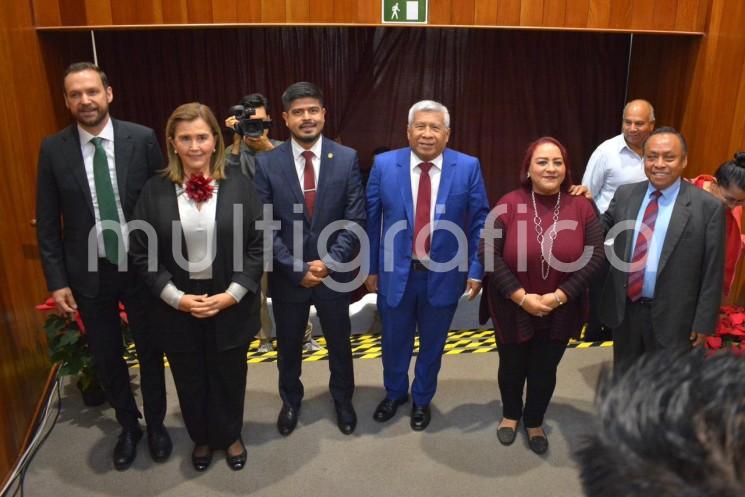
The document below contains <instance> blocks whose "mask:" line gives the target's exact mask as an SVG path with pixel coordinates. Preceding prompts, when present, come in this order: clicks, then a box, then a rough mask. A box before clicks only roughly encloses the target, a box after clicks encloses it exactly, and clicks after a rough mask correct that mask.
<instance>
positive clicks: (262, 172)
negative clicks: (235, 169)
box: [254, 137, 365, 302]
mask: <svg viewBox="0 0 745 497" xmlns="http://www.w3.org/2000/svg"><path fill="white" fill-rule="evenodd" d="M254 184H255V186H256V190H257V191H258V192H259V196H260V197H261V199H262V201H263V202H264V204H271V205H272V206H273V211H274V212H273V218H274V219H275V220H278V221H279V222H280V223H281V225H280V226H281V227H280V229H279V230H278V231H275V232H274V243H273V249H274V268H273V271H271V272H270V273H269V287H270V292H271V296H272V299H274V300H277V301H285V302H305V301H307V300H308V299H310V297H311V295H312V296H313V297H315V298H320V299H326V300H327V299H334V298H338V297H339V296H340V294H339V293H338V292H336V291H333V290H331V289H330V288H328V287H327V286H326V285H324V284H321V285H318V286H316V287H314V288H312V289H309V288H305V287H302V286H300V282H301V281H302V279H303V276H304V275H305V273H306V272H307V271H308V264H306V262H308V261H312V260H316V259H322V260H323V261H324V262H325V263H326V265H327V266H328V267H329V269H330V270H331V271H333V274H331V275H330V277H331V278H333V279H334V280H336V281H339V282H346V281H350V280H351V279H352V277H353V272H343V271H337V270H336V265H335V261H338V262H349V261H350V260H352V259H353V258H354V257H355V255H357V252H358V250H359V239H358V237H357V236H356V235H355V234H354V233H353V232H352V231H350V230H348V229H341V230H338V229H337V230H336V231H335V232H334V233H333V234H332V235H331V237H330V238H329V239H328V242H327V243H326V249H327V252H328V254H327V255H326V256H325V257H320V256H319V251H318V237H319V234H320V233H321V231H322V230H323V229H324V228H325V227H326V226H328V225H329V224H330V223H332V222H334V221H343V222H345V223H346V224H347V225H348V223H356V224H358V225H359V226H360V228H361V229H363V230H364V227H365V203H364V202H365V198H364V193H363V190H362V183H361V181H360V171H359V166H358V161H357V152H356V151H354V150H353V149H351V148H349V147H344V146H342V145H339V144H338V143H336V142H334V141H332V140H330V139H328V138H326V137H324V138H323V141H322V145H321V167H320V170H319V173H318V183H317V185H316V188H317V191H316V202H315V206H314V212H313V219H312V220H311V219H309V218H308V213H307V211H306V207H305V200H304V197H303V192H302V190H301V188H300V181H298V176H297V172H296V169H295V161H294V159H293V157H292V146H291V142H290V140H288V141H286V142H284V143H282V144H281V145H279V146H278V147H277V148H275V149H273V150H271V151H269V152H266V153H263V154H258V155H257V156H256V176H255V178H254ZM294 206H299V208H298V209H295V208H294ZM296 211H297V212H296ZM294 223H298V224H299V226H302V229H301V230H300V232H301V233H302V240H297V241H296V240H295V237H294V234H293V231H294V230H293V225H294ZM296 244H298V245H300V246H302V253H300V252H298V251H296V250H295V246H296ZM296 261H297V263H296Z"/></svg>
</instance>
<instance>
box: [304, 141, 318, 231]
mask: <svg viewBox="0 0 745 497" xmlns="http://www.w3.org/2000/svg"><path fill="white" fill-rule="evenodd" d="M303 157H305V169H304V171H303V196H304V197H305V207H306V208H307V209H308V217H309V218H312V217H313V207H315V205H316V172H315V171H314V170H313V152H311V151H310V150H306V151H305V152H303Z"/></svg>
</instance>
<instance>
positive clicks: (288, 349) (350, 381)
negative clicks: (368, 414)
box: [272, 297, 354, 408]
mask: <svg viewBox="0 0 745 497" xmlns="http://www.w3.org/2000/svg"><path fill="white" fill-rule="evenodd" d="M311 303H312V304H313V305H315V306H316V311H317V312H318V318H319V319H320V320H321V327H322V328H323V335H324V337H326V347H327V349H328V353H329V370H330V372H331V377H330V379H329V390H330V391H331V396H332V397H333V399H334V400H335V401H336V402H349V401H351V400H352V394H353V393H354V368H353V365H352V345H351V344H350V342H349V336H350V333H351V328H352V325H351V322H350V320H349V298H348V297H344V298H341V299H334V300H318V301H313V302H311V301H308V302H299V303H298V302H279V301H276V300H274V301H273V302H272V312H273V313H274V321H275V322H276V324H277V330H276V332H277V368H278V369H279V395H280V397H282V402H284V403H285V404H289V405H291V406H293V407H295V408H298V407H300V402H301V401H302V400H303V395H304V392H305V391H304V389H303V383H302V382H301V381H300V375H301V373H302V358H303V336H304V334H305V326H306V324H307V322H308V314H309V313H310V306H311Z"/></svg>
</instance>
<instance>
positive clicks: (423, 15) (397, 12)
mask: <svg viewBox="0 0 745 497" xmlns="http://www.w3.org/2000/svg"><path fill="white" fill-rule="evenodd" d="M427 2H428V0H383V2H382V3H383V22H384V23H386V24H412V23H413V24H427Z"/></svg>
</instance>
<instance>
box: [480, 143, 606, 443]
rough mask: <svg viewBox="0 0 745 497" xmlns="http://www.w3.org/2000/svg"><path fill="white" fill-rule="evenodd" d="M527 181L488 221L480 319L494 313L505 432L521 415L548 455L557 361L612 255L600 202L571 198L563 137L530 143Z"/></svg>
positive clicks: (508, 434)
mask: <svg viewBox="0 0 745 497" xmlns="http://www.w3.org/2000/svg"><path fill="white" fill-rule="evenodd" d="M520 183H521V187H520V188H518V189H517V190H514V191H512V192H510V193H508V194H506V195H505V196H504V197H502V198H501V199H500V200H499V202H497V205H496V206H495V208H494V209H495V210H493V211H492V212H493V213H498V216H497V217H496V219H495V221H494V224H493V225H490V224H489V223H490V221H489V219H490V218H489V217H488V218H487V225H486V226H485V227H484V232H483V233H484V235H483V237H482V243H481V247H480V256H481V258H482V262H483V263H484V267H485V269H486V273H485V275H484V283H483V294H482V297H481V306H480V312H479V318H480V321H481V322H482V323H484V322H486V321H487V319H488V318H489V317H491V319H492V322H493V323H494V333H495V337H496V341H497V352H498V353H499V371H498V381H499V390H500V393H501V396H502V404H503V411H502V414H503V418H502V421H501V422H500V423H499V427H498V429H497V438H498V439H499V442H500V443H502V444H503V445H510V444H511V443H512V442H514V440H515V436H516V430H517V426H518V424H519V422H520V419H522V422H523V426H524V428H525V430H526V432H527V434H528V445H529V447H530V449H531V450H532V451H533V452H535V453H537V454H543V453H544V452H546V451H547V450H548V438H547V437H546V433H545V431H544V430H543V427H542V425H543V418H544V414H545V412H546V409H547V408H548V404H549V402H550V401H551V396H552V395H553V392H554V388H555V387H556V370H557V367H558V365H559V361H560V360H561V358H562V356H563V355H564V351H565V350H566V346H567V343H568V341H569V339H570V338H573V337H574V338H576V337H578V336H579V333H580V331H581V329H582V325H583V323H584V322H585V319H586V316H587V289H588V286H589V284H590V281H591V280H592V278H593V276H594V274H595V272H596V271H597V270H598V269H599V268H600V266H601V265H602V263H603V258H604V255H603V250H602V243H603V229H602V226H601V225H600V222H599V220H598V218H597V215H596V211H595V207H594V206H593V204H592V202H591V201H590V200H588V199H587V198H585V197H584V196H571V195H570V194H569V185H571V184H572V181H571V177H570V173H569V164H568V157H567V153H566V149H565V148H564V146H563V145H561V143H559V142H558V141H557V140H556V139H555V138H551V137H543V138H540V139H538V140H536V141H535V142H533V143H532V144H531V145H530V146H529V147H528V150H527V152H526V154H525V158H524V160H523V164H522V168H521V171H520ZM567 222H569V223H573V226H567V225H566V223H567ZM558 223H561V224H562V225H563V226H562V225H559V224H558ZM491 229H493V230H497V231H492V232H491V233H490V231H491ZM498 230H501V232H500V231H498ZM499 233H501V236H496V235H497V234H499ZM572 263H574V264H572ZM566 264H569V267H567V266H566ZM562 266H563V267H562ZM558 268H560V269H558ZM526 382H527V395H526V398H525V402H523V389H524V388H525V384H526Z"/></svg>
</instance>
